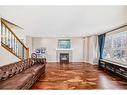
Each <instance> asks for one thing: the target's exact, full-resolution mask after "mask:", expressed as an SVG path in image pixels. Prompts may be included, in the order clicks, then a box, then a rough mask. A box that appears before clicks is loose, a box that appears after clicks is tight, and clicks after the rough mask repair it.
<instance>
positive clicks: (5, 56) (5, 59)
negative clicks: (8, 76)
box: [0, 47, 20, 66]
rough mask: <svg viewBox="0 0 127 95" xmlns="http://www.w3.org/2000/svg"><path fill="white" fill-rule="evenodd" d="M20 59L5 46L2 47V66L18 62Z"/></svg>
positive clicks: (0, 64)
mask: <svg viewBox="0 0 127 95" xmlns="http://www.w3.org/2000/svg"><path fill="white" fill-rule="evenodd" d="M18 61H20V60H19V58H17V57H16V56H14V55H13V54H12V53H10V52H9V51H7V50H6V49H4V48H3V47H0V66H2V65H7V64H10V63H14V62H18Z"/></svg>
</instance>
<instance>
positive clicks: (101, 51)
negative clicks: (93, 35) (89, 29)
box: [98, 33, 105, 59]
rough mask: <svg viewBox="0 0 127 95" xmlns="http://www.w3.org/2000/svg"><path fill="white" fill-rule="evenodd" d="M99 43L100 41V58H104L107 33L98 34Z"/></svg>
mask: <svg viewBox="0 0 127 95" xmlns="http://www.w3.org/2000/svg"><path fill="white" fill-rule="evenodd" d="M98 43H99V51H100V58H99V59H102V53H103V49H104V44H105V33H104V34H101V35H98Z"/></svg>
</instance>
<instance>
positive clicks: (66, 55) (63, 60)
mask: <svg viewBox="0 0 127 95" xmlns="http://www.w3.org/2000/svg"><path fill="white" fill-rule="evenodd" d="M60 63H69V53H60Z"/></svg>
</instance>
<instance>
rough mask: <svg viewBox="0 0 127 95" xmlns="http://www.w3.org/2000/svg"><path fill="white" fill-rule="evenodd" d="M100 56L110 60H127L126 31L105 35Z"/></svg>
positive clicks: (123, 61) (124, 61)
mask: <svg viewBox="0 0 127 95" xmlns="http://www.w3.org/2000/svg"><path fill="white" fill-rule="evenodd" d="M102 57H103V58H104V59H108V60H111V61H115V62H119V63H126V62H127V32H119V33H116V34H110V35H106V37H105V46H104V50H103V55H102Z"/></svg>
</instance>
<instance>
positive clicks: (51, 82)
mask: <svg viewBox="0 0 127 95" xmlns="http://www.w3.org/2000/svg"><path fill="white" fill-rule="evenodd" d="M31 89H44V90H46V89H50V90H54V89H56V90H57V89H58V90H63V89H64V90H69V89H77V90H78V89H127V81H126V80H124V79H122V78H120V77H117V76H115V75H113V74H111V73H109V72H105V71H103V70H98V68H97V66H93V65H91V64H88V63H69V64H59V63H48V64H47V65H46V73H45V76H43V77H40V78H39V79H38V81H37V82H36V83H35V84H34V85H33V86H32V87H31Z"/></svg>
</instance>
